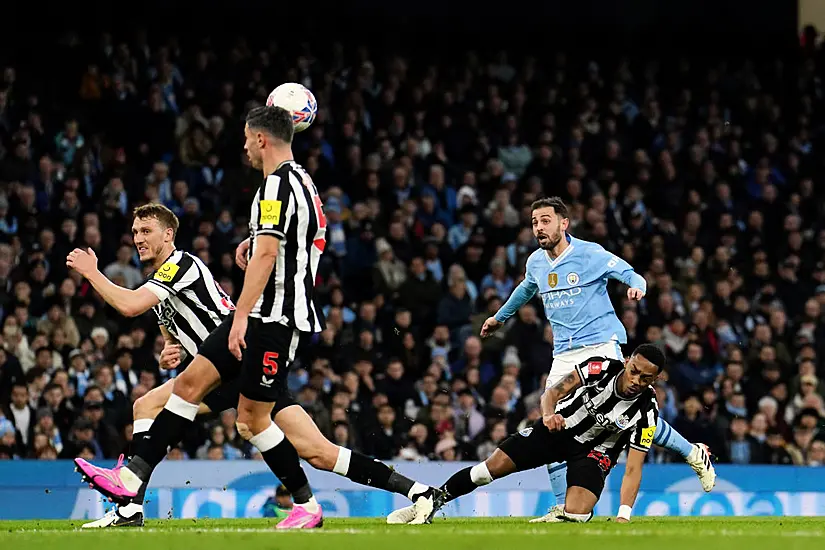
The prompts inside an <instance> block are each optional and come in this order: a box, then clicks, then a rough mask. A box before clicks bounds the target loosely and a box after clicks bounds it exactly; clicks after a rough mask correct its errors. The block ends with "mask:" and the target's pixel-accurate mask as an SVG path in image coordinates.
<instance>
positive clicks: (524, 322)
mask: <svg viewBox="0 0 825 550" xmlns="http://www.w3.org/2000/svg"><path fill="white" fill-rule="evenodd" d="M809 44H810V42H809ZM287 53H289V55H287V54H285V53H284V51H283V50H282V49H280V48H279V46H278V45H277V44H274V43H272V44H255V45H253V44H252V43H250V42H248V41H247V40H245V39H238V40H236V41H234V42H233V43H231V45H230V46H229V47H226V48H219V47H215V46H212V45H211V43H210V42H209V41H204V42H202V43H193V44H192V45H191V46H183V45H182V44H181V43H180V42H179V41H178V40H177V39H176V38H175V37H173V36H167V37H164V38H163V39H162V40H152V41H150V40H149V38H148V36H147V34H146V33H145V32H137V33H136V34H134V35H130V36H125V37H114V36H112V35H110V34H106V33H104V34H102V35H99V36H95V37H91V36H84V37H81V36H78V35H74V34H71V33H67V34H66V35H64V36H61V37H60V43H59V46H56V47H55V54H54V56H53V62H54V63H55V65H60V67H59V68H56V70H59V71H61V73H60V74H61V75H62V77H61V80H62V81H63V82H66V83H68V84H66V85H65V86H66V87H68V89H67V90H66V91H65V93H61V94H60V96H59V100H58V99H55V94H54V92H53V90H51V89H50V86H51V84H49V83H48V82H47V81H45V80H43V76H42V75H41V76H40V77H39V78H40V79H39V80H38V78H36V77H35V76H36V75H35V76H32V75H27V76H26V77H25V78H24V77H23V76H20V78H18V70H19V69H20V68H19V67H15V66H14V65H8V66H5V67H0V69H2V74H0V320H2V333H1V334H0V344H2V345H1V346H0V458H21V459H24V458H36V459H41V460H48V459H55V458H73V457H76V456H82V457H84V458H86V459H88V460H94V459H101V458H104V457H105V458H113V457H116V456H117V455H118V454H120V453H127V454H128V445H129V441H130V439H131V414H132V413H131V403H132V402H134V400H135V399H137V398H138V397H140V396H141V395H143V394H145V393H146V392H147V391H148V390H150V389H151V388H153V387H155V386H157V385H158V384H159V383H161V382H162V381H163V380H165V379H167V378H168V377H169V376H173V373H169V372H162V371H160V370H159V369H158V356H159V352H160V350H161V349H162V347H163V340H162V337H161V336H160V335H159V333H158V329H157V320H156V319H155V318H154V314H153V313H148V314H146V315H144V316H142V317H139V318H134V319H127V318H123V317H120V316H119V315H116V314H115V313H114V312H113V311H112V310H111V309H110V308H109V307H108V306H106V305H105V303H103V302H102V301H101V300H100V298H99V297H98V296H96V295H95V293H94V291H93V290H92V289H91V288H90V286H89V284H88V283H86V282H85V281H84V280H82V278H80V277H79V276H78V275H77V274H76V273H73V272H69V271H68V270H67V269H66V266H65V258H66V255H67V253H68V252H69V251H70V250H72V249H73V248H74V247H77V246H80V247H91V248H92V249H94V250H95V251H96V253H97V256H98V257H99V258H100V262H101V264H100V265H101V266H105V270H104V272H105V274H106V275H107V276H108V277H109V278H111V279H112V280H113V281H115V282H117V283H118V284H120V285H123V286H126V287H130V288H135V287H136V286H138V285H140V284H141V282H142V281H143V279H144V277H146V276H147V271H146V270H145V269H143V268H142V266H141V265H140V264H139V262H138V261H137V257H136V253H135V250H134V248H133V246H132V244H131V234H130V227H131V218H130V212H131V210H132V209H133V208H134V207H135V206H138V205H140V204H143V203H146V202H150V201H157V202H162V203H163V204H165V205H167V206H168V207H169V208H171V209H172V210H173V211H174V212H175V213H176V214H177V215H178V216H179V217H180V220H181V228H180V231H179V233H178V236H177V246H178V247H179V248H181V249H184V250H188V251H191V252H193V253H196V254H197V255H198V256H199V257H200V258H201V259H203V260H204V261H205V262H206V263H207V264H208V265H209V266H210V269H211V270H212V272H213V273H214V274H215V276H216V279H218V280H219V281H220V283H221V285H222V286H223V288H224V289H225V290H227V292H229V293H230V294H231V295H233V296H235V297H237V295H238V293H239V285H240V282H241V280H242V272H241V271H240V270H239V269H238V268H237V267H236V266H235V265H234V260H233V256H234V249H235V246H236V244H237V243H238V242H240V240H242V239H243V238H245V236H246V232H247V222H248V214H249V205H250V203H251V196H252V194H254V193H255V191H256V189H257V187H258V185H259V182H260V181H261V175H260V174H259V173H257V172H255V171H254V170H253V169H252V168H251V167H250V166H249V165H248V162H247V159H246V156H245V154H243V150H242V147H243V118H242V116H243V114H244V113H245V112H246V111H247V110H248V109H249V108H250V107H251V106H252V105H254V104H259V103H261V102H263V100H264V99H265V98H266V96H267V94H268V92H269V91H270V90H271V89H272V88H273V87H274V86H275V85H277V84H278V83H280V82H287V81H296V82H301V83H302V84H304V85H306V86H307V87H309V88H310V89H311V90H312V91H313V92H314V93H315V96H316V97H317V99H318V102H319V105H320V111H319V113H318V118H317V120H316V122H315V123H314V125H313V126H312V127H311V128H310V129H309V130H307V131H306V132H304V133H302V134H299V135H297V136H296V141H295V153H296V157H297V160H299V162H301V163H302V164H303V165H304V166H305V167H306V168H307V170H308V171H309V173H310V174H311V175H312V176H313V178H314V180H315V182H316V183H317V184H318V186H319V189H321V190H322V192H323V195H324V197H325V200H324V203H325V210H326V214H327V216H328V221H329V230H328V233H327V240H328V244H327V249H326V253H325V255H324V258H323V261H322V265H321V271H320V273H319V276H318V281H317V286H318V289H319V303H321V304H322V305H323V309H324V313H325V315H326V317H327V325H328V326H327V329H326V330H325V331H324V332H323V333H321V334H320V335H319V336H318V337H317V338H316V340H315V341H314V343H313V345H312V346H311V347H310V348H307V349H306V350H305V353H304V354H303V356H302V357H301V359H300V361H299V363H298V364H296V365H294V366H293V368H292V369H291V371H290V374H289V383H290V387H291V389H292V391H293V392H294V393H295V395H296V397H297V399H298V401H299V402H300V404H301V405H302V406H303V407H305V408H306V410H307V411H308V412H309V413H310V414H311V415H312V416H313V418H314V419H315V421H316V422H317V424H318V426H319V427H320V428H321V430H322V431H323V432H324V433H325V434H326V435H327V436H328V437H329V438H330V439H331V440H333V441H334V442H336V443H340V444H342V445H348V446H350V447H352V448H354V449H358V450H361V451H363V452H365V453H368V454H371V455H373V456H375V457H377V458H380V459H398V460H461V459H466V460H481V459H485V458H486V457H487V456H489V455H490V454H491V453H492V451H493V450H494V449H495V447H496V445H497V443H498V442H500V441H501V440H502V439H503V438H504V437H505V436H506V435H507V434H508V433H511V432H513V431H514V430H518V429H521V428H522V427H524V426H525V425H526V424H527V423H528V422H530V421H531V420H535V419H536V418H538V417H539V416H540V413H539V408H538V405H539V397H540V394H541V391H542V388H543V387H544V376H545V374H546V372H547V370H548V368H549V365H550V358H551V355H552V351H553V345H552V338H553V335H552V332H551V330H550V328H549V326H548V325H547V324H546V323H545V322H544V317H543V310H542V307H541V304H540V303H538V302H537V303H534V304H532V305H529V306H526V307H524V308H523V309H522V310H521V311H520V312H519V314H518V315H517V317H515V318H513V319H512V320H510V321H509V322H508V324H507V326H506V327H505V329H503V330H501V331H499V332H498V333H497V334H496V335H495V336H494V337H491V338H489V339H487V340H484V341H482V340H481V339H479V338H478V336H477V335H478V334H479V330H480V327H481V325H482V323H483V322H484V320H485V319H486V318H487V317H488V316H490V315H492V314H493V313H494V312H495V311H496V310H497V309H498V308H499V307H500V305H501V304H502V303H503V302H502V301H503V300H504V299H506V298H507V297H508V295H509V293H510V292H511V291H512V290H513V288H514V287H515V285H516V284H518V282H519V280H520V277H521V275H522V273H523V265H524V262H525V260H526V258H527V256H528V255H529V254H530V253H531V252H532V251H533V250H534V249H535V242H534V239H533V237H532V233H531V229H530V208H529V205H530V203H531V201H533V200H534V199H536V198H538V197H540V196H548V195H559V196H561V197H562V198H563V199H565V201H566V202H567V203H568V205H570V208H571V212H572V218H571V232H572V234H574V235H576V236H578V237H581V238H584V239H589V240H593V241H596V242H598V243H600V244H602V245H604V246H605V247H606V248H608V249H609V250H611V251H613V252H615V253H616V254H618V255H620V256H621V257H623V258H625V259H626V260H628V261H629V262H630V263H631V264H632V265H633V266H634V267H635V269H636V270H637V271H638V272H639V273H641V274H643V275H644V276H645V277H646V278H647V280H648V284H649V291H648V294H647V296H646V297H645V298H644V300H642V302H640V303H638V304H637V303H635V302H630V301H627V300H626V299H623V298H622V292H621V291H622V289H620V288H619V287H618V286H616V287H613V286H611V288H612V289H613V290H614V291H615V292H616V294H615V297H614V303H615V306H616V310H617V312H618V315H619V316H620V318H621V320H622V321H623V323H624V325H625V326H626V328H627V332H628V337H629V342H628V344H627V346H626V347H625V351H629V350H631V349H632V348H634V347H635V346H636V345H638V344H640V343H642V342H645V341H651V342H655V343H658V344H660V345H661V346H663V347H664V348H665V349H666V350H667V354H668V358H669V365H668V367H667V369H666V373H665V375H663V377H662V380H661V381H660V382H658V383H657V396H658V399H659V403H660V413H661V414H662V415H663V416H664V418H665V419H666V420H667V421H668V422H670V423H672V425H673V426H674V428H676V429H678V430H679V431H681V433H682V434H683V435H684V436H685V437H687V438H688V439H689V440H691V441H695V442H705V443H707V444H708V445H709V446H710V447H711V449H712V450H713V452H714V454H715V455H716V456H717V457H718V460H719V461H721V462H730V463H737V464H745V463H768V464H798V465H805V464H807V465H811V466H821V465H825V428H823V426H825V403H824V402H823V395H825V380H823V376H825V368H823V367H825V322H824V320H825V309H824V308H825V226H823V225H822V224H821V222H820V220H821V219H823V213H825V212H823V204H825V203H823V198H825V187H823V186H822V185H821V184H820V185H819V187H817V185H815V181H818V179H819V178H822V177H823V176H824V175H825V165H823V162H822V161H821V160H820V159H821V158H822V155H821V154H819V155H818V154H817V153H818V152H820V151H821V150H822V145H823V144H822V143H820V140H821V139H822V135H821V128H822V124H823V122H825V120H823V113H825V110H824V109H825V93H824V92H825V89H823V80H822V71H823V69H825V64H824V63H823V61H822V59H821V57H820V52H819V51H818V50H816V49H814V48H812V47H811V46H808V47H807V48H800V50H799V52H797V55H795V56H790V57H785V58H781V59H771V60H767V61H766V62H764V63H763V62H762V61H761V60H760V61H758V62H756V61H743V62H736V63H734V62H716V61H713V62H708V61H707V60H690V59H686V58H678V57H675V58H673V59H668V60H666V62H657V61H652V60H651V61H638V60H635V58H634V60H633V61H630V60H628V59H622V58H615V59H612V60H608V59H605V60H599V61H592V60H590V59H586V58H585V59H580V58H575V57H567V56H565V55H564V54H562V53H556V54H552V55H549V56H547V57H543V58H532V57H527V58H518V59H516V58H513V57H510V56H508V53H506V52H497V53H493V54H491V55H489V56H488V55H485V54H480V53H475V52H472V51H470V52H468V53H467V54H466V55H464V56H462V58H461V59H460V62H458V63H455V64H453V63H450V62H448V61H445V60H443V59H442V60H441V61H439V60H438V59H435V58H432V59H431V58H428V57H427V55H425V54H422V53H420V52H419V54H418V55H417V56H416V55H412V56H410V57H402V56H399V55H394V54H390V53H386V52H383V51H378V50H370V49H368V48H344V47H342V46H341V45H340V44H332V43H330V44H328V45H324V46H322V45H318V46H313V48H312V49H311V50H310V49H308V48H306V47H302V48H301V49H300V50H299V51H295V52H287ZM21 74H22V73H21ZM43 74H49V71H48V70H44V71H43ZM234 420H235V413H234V411H225V412H223V413H220V414H215V415H212V416H211V417H209V419H208V420H206V421H204V422H202V423H201V426H200V429H199V431H198V432H194V433H191V434H189V435H188V436H187V439H186V440H185V441H184V442H183V444H182V445H181V447H180V448H177V449H172V451H171V452H170V457H169V458H172V459H186V458H206V459H215V460H219V459H242V458H255V455H254V453H253V452H252V449H251V447H250V446H248V445H247V444H246V442H244V441H243V440H242V439H241V438H240V437H239V436H238V433H237V431H236V429H235V426H234ZM650 460H653V461H657V462H665V461H670V460H671V458H670V457H669V456H666V454H665V453H664V452H663V451H654V452H652V453H651V454H650Z"/></svg>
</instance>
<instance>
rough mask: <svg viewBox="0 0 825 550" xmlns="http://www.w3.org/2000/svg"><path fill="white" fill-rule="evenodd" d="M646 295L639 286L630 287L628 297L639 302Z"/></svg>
mask: <svg viewBox="0 0 825 550" xmlns="http://www.w3.org/2000/svg"><path fill="white" fill-rule="evenodd" d="M644 297H645V293H644V292H643V291H642V290H641V289H639V288H628V289H627V298H628V299H629V300H636V301H637V302H638V301H639V300H641V299H642V298H644Z"/></svg>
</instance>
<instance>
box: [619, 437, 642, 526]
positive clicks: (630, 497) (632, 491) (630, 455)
mask: <svg viewBox="0 0 825 550" xmlns="http://www.w3.org/2000/svg"><path fill="white" fill-rule="evenodd" d="M646 456H647V453H643V452H642V451H639V450H638V449H633V448H632V447H631V448H630V449H628V451H627V464H625V471H624V478H623V479H622V488H621V491H620V493H619V495H620V497H619V501H620V503H621V506H619V514H618V516H617V518H616V521H618V522H619V523H627V522H628V521H630V511H631V509H632V508H633V504H635V502H636V495H638V494H639V487H641V485H642V465H644V463H645V457H646Z"/></svg>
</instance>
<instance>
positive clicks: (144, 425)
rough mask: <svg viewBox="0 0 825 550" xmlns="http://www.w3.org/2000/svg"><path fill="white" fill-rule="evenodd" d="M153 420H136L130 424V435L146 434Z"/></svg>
mask: <svg viewBox="0 0 825 550" xmlns="http://www.w3.org/2000/svg"><path fill="white" fill-rule="evenodd" d="M154 421H155V420H154V419H152V418H138V419H137V420H135V421H134V423H133V424H132V434H142V433H144V432H148V431H149V429H150V428H151V427H152V423H153V422H154Z"/></svg>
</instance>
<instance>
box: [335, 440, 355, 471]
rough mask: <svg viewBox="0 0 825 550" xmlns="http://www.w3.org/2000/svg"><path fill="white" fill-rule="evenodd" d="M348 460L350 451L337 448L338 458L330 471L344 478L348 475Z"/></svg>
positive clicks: (350, 454)
mask: <svg viewBox="0 0 825 550" xmlns="http://www.w3.org/2000/svg"><path fill="white" fill-rule="evenodd" d="M350 458H352V451H350V450H349V449H347V448H346V447H338V458H337V459H336V460H335V466H333V467H332V471H333V472H335V473H336V474H338V475H339V476H346V475H347V474H348V473H349V461H350Z"/></svg>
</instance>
